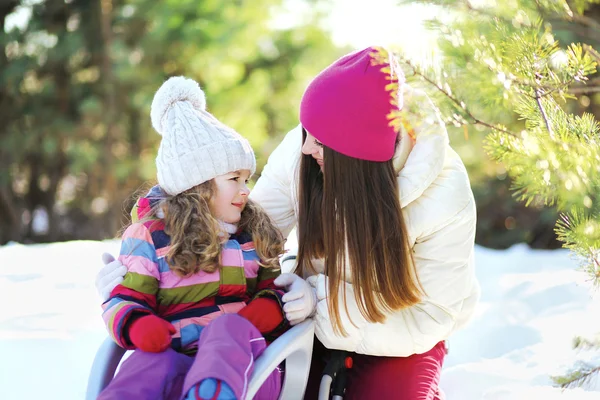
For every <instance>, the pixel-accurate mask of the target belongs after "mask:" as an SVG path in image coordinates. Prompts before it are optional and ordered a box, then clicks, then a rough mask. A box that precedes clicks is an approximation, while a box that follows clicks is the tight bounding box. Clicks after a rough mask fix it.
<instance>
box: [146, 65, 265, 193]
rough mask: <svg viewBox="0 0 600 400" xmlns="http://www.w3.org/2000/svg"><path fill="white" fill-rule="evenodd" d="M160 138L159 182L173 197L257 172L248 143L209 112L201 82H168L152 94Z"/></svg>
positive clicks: (153, 116)
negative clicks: (224, 178)
mask: <svg viewBox="0 0 600 400" xmlns="http://www.w3.org/2000/svg"><path fill="white" fill-rule="evenodd" d="M150 119H151V121H152V126H153V127H154V129H155V130H156V131H157V132H158V133H159V134H160V135H161V136H162V140H161V143H160V147H159V149H158V155H157V156H156V169H157V177H158V183H159V185H160V186H161V187H162V188H163V190H164V191H165V192H167V193H168V194H170V195H176V194H179V193H182V192H184V191H186V190H188V189H191V188H192V187H194V186H196V185H199V184H201V183H203V182H206V181H209V180H211V179H213V178H215V177H217V176H219V175H224V174H227V173H229V172H233V171H237V170H241V169H247V170H250V172H251V173H254V172H255V170H256V158H255V157H254V152H253V150H252V147H251V146H250V143H249V142H248V140H246V139H245V138H244V137H242V136H241V135H240V134H239V133H237V132H236V131H234V130H233V129H232V128H230V127H228V126H226V125H224V124H223V123H221V122H220V121H219V120H217V119H216V118H215V117H214V116H213V115H212V114H210V113H209V112H208V111H206V96H205V94H204V92H203V91H202V89H200V86H199V85H198V83H197V82H196V81H194V80H192V79H187V78H184V77H181V76H177V77H172V78H169V79H168V80H167V81H166V82H165V83H163V85H162V86H161V87H160V88H159V89H158V91H157V92H156V94H155V95H154V100H153V101H152V106H151V110H150Z"/></svg>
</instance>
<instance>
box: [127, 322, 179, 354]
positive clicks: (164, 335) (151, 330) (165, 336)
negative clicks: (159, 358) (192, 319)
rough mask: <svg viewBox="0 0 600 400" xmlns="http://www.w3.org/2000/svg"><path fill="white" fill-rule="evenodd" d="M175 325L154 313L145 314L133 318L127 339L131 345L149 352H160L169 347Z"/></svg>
mask: <svg viewBox="0 0 600 400" xmlns="http://www.w3.org/2000/svg"><path fill="white" fill-rule="evenodd" d="M175 332H176V330H175V327H174V326H173V325H172V324H171V323H170V322H167V321H165V320H164V319H162V318H159V317H157V316H156V315H145V316H143V317H141V318H140V319H138V320H135V321H134V322H133V323H132V324H131V327H130V328H129V339H131V343H133V345H134V346H135V347H136V348H138V349H140V350H142V351H147V352H150V353H160V352H162V351H165V350H166V349H168V348H169V345H170V344H171V335H172V334H174V333H175Z"/></svg>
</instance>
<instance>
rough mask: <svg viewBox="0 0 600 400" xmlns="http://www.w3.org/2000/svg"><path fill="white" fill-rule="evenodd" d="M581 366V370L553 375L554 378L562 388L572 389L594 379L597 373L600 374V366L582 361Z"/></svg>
mask: <svg viewBox="0 0 600 400" xmlns="http://www.w3.org/2000/svg"><path fill="white" fill-rule="evenodd" d="M580 368H581V369H580V370H577V371H574V372H571V373H570V374H567V375H566V376H553V377H552V380H553V381H554V383H556V384H557V385H559V386H560V387H561V388H562V389H571V388H574V387H581V386H582V385H584V384H586V383H587V382H589V381H590V380H592V379H593V378H594V377H595V375H596V374H600V366H597V367H591V366H590V365H588V364H583V363H581V365H580Z"/></svg>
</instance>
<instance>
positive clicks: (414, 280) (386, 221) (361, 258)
mask: <svg viewBox="0 0 600 400" xmlns="http://www.w3.org/2000/svg"><path fill="white" fill-rule="evenodd" d="M304 140H306V132H305V131H303V141H304ZM298 237H299V240H298V241H299V247H298V269H297V271H296V272H297V273H298V274H299V275H301V276H305V275H307V274H310V273H312V274H314V273H316V271H315V268H314V266H313V265H312V263H311V261H310V260H311V259H313V258H323V259H324V260H325V274H326V275H327V277H328V278H329V299H328V308H329V314H330V316H331V320H332V321H331V322H332V325H333V328H334V331H336V332H338V333H341V334H342V335H344V336H346V335H347V333H346V332H345V330H344V328H343V327H342V325H341V319H340V313H339V311H338V310H339V308H338V306H339V301H340V300H339V296H338V293H339V287H340V286H343V287H344V289H343V291H342V293H343V300H342V301H343V302H344V308H345V310H346V313H347V314H348V308H347V304H346V291H345V285H344V282H345V281H346V278H347V277H346V269H345V266H346V265H347V263H349V265H350V271H351V274H352V283H353V288H354V292H355V296H356V300H357V303H358V308H359V310H360V313H361V314H362V315H363V316H364V317H365V318H366V319H367V321H369V322H384V321H385V319H386V313H388V312H390V311H395V310H400V309H403V308H406V307H410V306H412V305H414V304H416V303H418V302H419V301H420V299H421V296H422V294H423V293H422V288H421V285H420V283H419V280H418V277H417V273H416V270H415V267H414V259H413V256H412V249H411V246H410V244H409V242H408V233H407V229H406V225H405V223H404V218H403V216H402V209H401V206H400V197H399V193H398V182H397V175H396V173H395V172H394V166H393V163H392V161H391V160H390V161H386V162H373V161H366V160H360V159H356V158H352V157H348V156H345V155H343V154H340V153H338V152H336V151H334V150H332V149H330V148H327V147H324V148H323V171H322V172H321V169H320V168H319V165H318V164H317V162H316V161H315V160H314V159H313V158H312V156H310V155H302V160H301V163H300V185H299V218H298Z"/></svg>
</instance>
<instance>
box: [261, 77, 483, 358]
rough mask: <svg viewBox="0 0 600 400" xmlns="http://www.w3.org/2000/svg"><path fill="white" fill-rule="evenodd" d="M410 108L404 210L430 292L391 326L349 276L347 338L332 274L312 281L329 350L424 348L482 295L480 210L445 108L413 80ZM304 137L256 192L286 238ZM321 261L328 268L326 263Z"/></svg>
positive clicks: (282, 148) (277, 160) (404, 146)
mask: <svg viewBox="0 0 600 400" xmlns="http://www.w3.org/2000/svg"><path fill="white" fill-rule="evenodd" d="M404 110H406V118H407V121H409V123H410V124H411V126H412V128H413V129H414V136H415V138H416V140H415V141H414V142H413V141H412V140H411V139H410V138H409V136H408V134H407V133H406V132H403V133H402V136H401V139H402V140H401V145H400V146H399V148H398V150H397V151H396V156H395V163H396V167H397V169H398V170H399V175H398V181H399V186H400V198H401V200H400V201H401V205H402V210H403V212H404V217H405V221H406V224H407V228H408V234H409V239H410V244H411V245H412V248H413V250H414V259H415V262H416V268H417V273H418V276H419V279H420V281H421V284H422V286H423V289H424V291H425V293H426V296H425V297H424V298H423V300H422V301H421V302H420V303H419V304H417V305H415V306H413V307H410V308H407V309H404V310H401V311H397V312H394V313H391V314H390V315H388V316H387V319H386V321H385V322H384V323H370V322H368V321H366V320H365V319H364V318H363V317H362V315H361V314H360V312H359V311H358V306H357V304H356V300H355V297H354V294H353V293H354V292H353V290H352V283H351V278H349V279H348V282H346V296H347V299H346V302H347V305H348V310H349V314H350V318H351V321H352V322H353V323H351V322H350V321H349V320H348V317H347V315H346V313H345V311H344V307H343V306H341V310H340V315H341V317H342V324H343V326H344V328H345V330H346V332H348V334H349V335H348V336H346V337H343V336H340V335H337V334H336V333H334V331H333V328H332V326H331V322H330V318H329V313H328V310H327V304H326V300H325V298H324V295H325V291H326V288H327V279H326V277H325V276H324V275H322V274H319V275H318V276H317V277H316V278H311V279H309V282H311V284H313V285H314V286H315V287H316V288H317V294H318V297H319V304H318V306H317V313H316V316H315V320H316V335H317V337H318V339H319V340H320V341H321V342H322V343H323V344H324V345H325V346H326V347H327V348H331V349H341V350H348V351H353V352H357V353H361V354H368V355H374V356H396V357H404V356H409V355H411V354H420V353H424V352H426V351H428V350H430V349H431V348H432V347H433V346H435V344H436V343H438V342H439V341H442V340H445V339H447V338H448V336H449V335H450V334H451V333H452V332H454V331H455V330H456V329H457V328H459V327H460V326H461V325H463V324H464V323H465V322H466V321H467V320H468V319H469V317H470V316H471V315H472V314H473V311H474V309H475V305H476V303H477V301H478V299H479V284H478V282H477V280H476V278H475V271H474V260H473V247H474V238H475V222H476V211H475V201H474V198H473V193H472V191H471V187H470V183H469V178H468V176H467V172H466V170H465V167H464V165H463V163H462V161H461V159H460V158H459V156H458V155H457V154H456V153H455V152H454V150H452V148H451V147H450V145H449V143H448V135H447V132H446V129H445V127H444V124H443V122H442V121H441V120H440V119H439V115H438V111H437V109H436V108H435V106H434V105H433V104H432V103H431V101H430V100H429V98H428V97H427V96H426V95H425V94H424V93H423V92H419V91H417V90H413V89H412V88H410V87H409V86H408V85H406V86H405V88H404ZM301 142H302V131H301V127H300V126H298V127H297V128H295V129H294V130H292V131H291V132H289V133H288V134H287V135H286V137H285V138H284V139H283V141H282V142H281V144H280V145H279V146H278V147H277V148H276V149H275V151H274V152H273V153H272V154H271V156H270V157H269V160H268V163H267V165H266V166H265V168H264V170H263V172H262V175H261V177H260V178H259V180H258V182H257V183H256V185H255V187H254V189H253V191H252V193H251V194H250V197H251V198H252V199H253V200H254V201H256V202H258V203H259V204H260V205H261V206H263V207H264V208H265V210H266V211H267V213H268V214H269V215H270V216H271V217H272V218H273V220H274V221H275V223H276V224H277V225H278V227H279V228H280V229H281V231H282V232H283V234H284V235H285V236H286V237H287V235H288V234H289V233H290V231H291V230H292V229H293V227H294V226H295V225H296V219H297V205H298V197H297V188H298V166H299V161H300V154H301V152H300V149H301V146H302V143H301ZM314 265H315V266H316V267H317V269H318V270H320V271H321V272H322V271H323V263H322V262H320V263H319V262H315V263H314ZM346 276H348V277H349V276H350V273H349V271H348V270H347V272H346ZM355 325H356V326H355Z"/></svg>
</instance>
